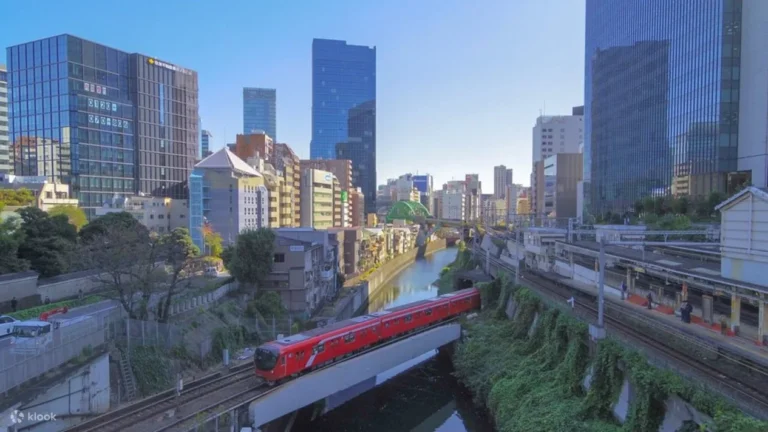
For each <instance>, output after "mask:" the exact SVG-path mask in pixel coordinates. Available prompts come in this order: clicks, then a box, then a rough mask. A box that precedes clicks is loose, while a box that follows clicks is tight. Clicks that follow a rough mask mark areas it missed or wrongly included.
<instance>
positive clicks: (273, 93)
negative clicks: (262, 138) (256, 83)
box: [243, 87, 277, 141]
mask: <svg viewBox="0 0 768 432" xmlns="http://www.w3.org/2000/svg"><path fill="white" fill-rule="evenodd" d="M254 131H264V132H266V133H267V135H269V136H270V137H271V138H272V139H273V140H275V141H277V90H275V89H265V88H255V87H245V88H243V133H244V134H246V135H247V134H250V133H253V132H254Z"/></svg>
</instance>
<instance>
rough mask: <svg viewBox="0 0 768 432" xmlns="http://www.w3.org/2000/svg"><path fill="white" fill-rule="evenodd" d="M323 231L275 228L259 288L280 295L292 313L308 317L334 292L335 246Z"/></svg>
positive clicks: (332, 295)
mask: <svg viewBox="0 0 768 432" xmlns="http://www.w3.org/2000/svg"><path fill="white" fill-rule="evenodd" d="M330 237H331V236H330V235H329V233H328V232H327V231H325V230H322V231H321V230H315V229H311V228H278V229H276V230H275V257H274V263H273V264H272V271H271V272H270V273H269V275H268V276H267V277H266V281H265V283H264V286H263V289H264V290H267V291H275V292H277V293H278V294H280V297H281V299H282V301H283V305H284V306H285V307H286V308H287V309H288V311H289V312H290V313H291V314H292V315H297V316H301V317H303V318H309V317H311V316H312V315H313V314H314V313H315V312H317V311H318V310H319V309H320V308H321V307H322V306H323V304H325V302H326V301H328V300H330V299H331V298H333V297H334V296H335V295H336V294H337V292H338V286H337V284H336V283H337V280H336V276H337V273H336V272H337V268H338V261H339V255H338V247H337V246H335V245H334V244H333V242H332V241H331V238H330Z"/></svg>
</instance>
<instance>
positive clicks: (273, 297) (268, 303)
mask: <svg viewBox="0 0 768 432" xmlns="http://www.w3.org/2000/svg"><path fill="white" fill-rule="evenodd" d="M287 312H288V310H287V309H286V308H285V306H283V302H282V300H281V299H280V294H278V293H276V292H274V291H263V292H261V293H259V294H258V296H257V297H256V299H255V300H252V301H251V302H250V303H248V307H247V308H246V310H245V313H246V315H247V316H250V317H254V316H256V315H257V313H258V315H261V317H262V318H264V319H267V318H271V317H275V318H282V317H284V316H285V315H286V313H287Z"/></svg>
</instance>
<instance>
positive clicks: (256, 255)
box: [223, 228, 275, 285]
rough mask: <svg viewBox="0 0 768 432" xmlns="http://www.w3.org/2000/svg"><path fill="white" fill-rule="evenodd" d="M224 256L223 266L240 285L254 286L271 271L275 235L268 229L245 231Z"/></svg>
mask: <svg viewBox="0 0 768 432" xmlns="http://www.w3.org/2000/svg"><path fill="white" fill-rule="evenodd" d="M228 249H229V250H227V251H226V252H225V253H224V254H223V257H225V258H224V265H226V266H227V269H229V272H230V274H232V276H234V277H235V278H236V279H237V280H238V281H239V282H240V283H244V284H250V285H256V284H259V283H261V282H263V280H264V278H265V277H266V276H267V275H268V274H269V272H270V271H272V262H273V261H274V254H275V233H274V232H273V231H272V230H271V229H269V228H259V229H257V230H246V231H243V232H242V233H240V234H239V235H238V236H237V241H236V242H235V246H234V247H233V248H228Z"/></svg>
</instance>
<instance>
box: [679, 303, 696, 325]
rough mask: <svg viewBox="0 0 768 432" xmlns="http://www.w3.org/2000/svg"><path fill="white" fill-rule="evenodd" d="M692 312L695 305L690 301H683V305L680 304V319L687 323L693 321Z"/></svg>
mask: <svg viewBox="0 0 768 432" xmlns="http://www.w3.org/2000/svg"><path fill="white" fill-rule="evenodd" d="M691 312H693V306H691V304H690V303H688V302H687V301H686V302H683V304H682V305H680V319H681V320H682V321H683V322H684V323H686V324H690V323H691Z"/></svg>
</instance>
